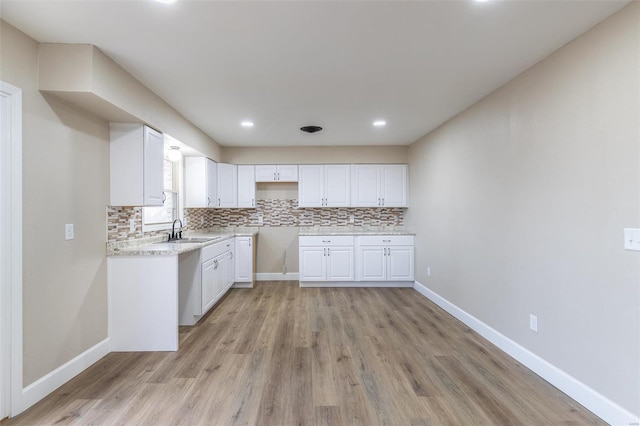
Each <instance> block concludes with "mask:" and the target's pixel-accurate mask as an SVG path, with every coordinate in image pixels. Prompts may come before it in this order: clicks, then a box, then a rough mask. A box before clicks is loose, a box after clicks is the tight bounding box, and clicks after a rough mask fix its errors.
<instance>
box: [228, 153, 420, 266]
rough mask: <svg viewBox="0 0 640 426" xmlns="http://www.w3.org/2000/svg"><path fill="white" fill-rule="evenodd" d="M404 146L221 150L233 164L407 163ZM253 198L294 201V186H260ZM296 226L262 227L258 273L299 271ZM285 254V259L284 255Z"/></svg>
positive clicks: (295, 185) (296, 190)
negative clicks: (284, 269) (284, 270)
mask: <svg viewBox="0 0 640 426" xmlns="http://www.w3.org/2000/svg"><path fill="white" fill-rule="evenodd" d="M407 151H408V147H407V146H364V147H363V146H351V147H347V146H345V147H335V146H334V147H293V148H292V147H271V148H232V147H224V148H223V149H222V159H223V161H225V162H228V163H233V164H314V163H315V164H324V163H407V162H408V157H407ZM256 198H257V199H259V200H264V199H294V198H295V199H297V198H298V184H296V183H272V184H267V183H260V184H258V187H257V193H256ZM298 229H299V228H297V227H262V228H260V237H259V239H258V261H257V265H256V271H257V272H258V273H282V271H283V268H282V265H283V263H284V264H285V265H286V269H287V271H288V272H298ZM285 251H286V258H285V255H284V253H285Z"/></svg>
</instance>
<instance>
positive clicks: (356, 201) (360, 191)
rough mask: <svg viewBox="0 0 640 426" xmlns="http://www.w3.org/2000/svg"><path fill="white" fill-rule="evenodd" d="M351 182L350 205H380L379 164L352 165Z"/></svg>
mask: <svg viewBox="0 0 640 426" xmlns="http://www.w3.org/2000/svg"><path fill="white" fill-rule="evenodd" d="M351 182H352V184H351V206H353V207H379V206H380V204H381V196H380V166H378V165H376V164H356V165H354V166H353V168H352V179H351Z"/></svg>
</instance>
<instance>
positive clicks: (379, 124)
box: [373, 120, 387, 127]
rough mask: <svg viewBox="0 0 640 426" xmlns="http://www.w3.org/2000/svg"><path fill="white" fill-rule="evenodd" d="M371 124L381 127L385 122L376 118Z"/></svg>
mask: <svg viewBox="0 0 640 426" xmlns="http://www.w3.org/2000/svg"><path fill="white" fill-rule="evenodd" d="M373 125H374V126H376V127H382V126H386V125H387V122H386V121H384V120H376V121H374V122H373Z"/></svg>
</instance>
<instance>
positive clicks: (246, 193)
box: [238, 165, 256, 208]
mask: <svg viewBox="0 0 640 426" xmlns="http://www.w3.org/2000/svg"><path fill="white" fill-rule="evenodd" d="M255 206H256V175H255V167H254V166H246V165H240V166H238V207H246V208H252V207H255Z"/></svg>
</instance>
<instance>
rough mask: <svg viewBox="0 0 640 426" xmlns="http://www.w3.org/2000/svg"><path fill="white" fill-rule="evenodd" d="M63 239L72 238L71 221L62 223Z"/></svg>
mask: <svg viewBox="0 0 640 426" xmlns="http://www.w3.org/2000/svg"><path fill="white" fill-rule="evenodd" d="M64 239H65V240H73V223H66V224H65V225H64Z"/></svg>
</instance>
